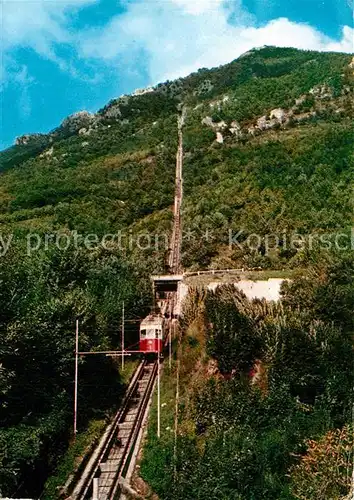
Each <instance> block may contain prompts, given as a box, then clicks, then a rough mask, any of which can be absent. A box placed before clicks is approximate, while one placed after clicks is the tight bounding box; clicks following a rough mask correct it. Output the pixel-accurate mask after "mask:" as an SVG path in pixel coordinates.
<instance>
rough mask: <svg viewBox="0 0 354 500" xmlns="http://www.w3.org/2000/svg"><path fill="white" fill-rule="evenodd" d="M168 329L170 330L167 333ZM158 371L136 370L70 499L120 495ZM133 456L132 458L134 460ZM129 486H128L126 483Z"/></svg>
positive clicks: (175, 239) (150, 366)
mask: <svg viewBox="0 0 354 500" xmlns="http://www.w3.org/2000/svg"><path fill="white" fill-rule="evenodd" d="M184 115H185V110H184V108H183V109H182V110H181V112H180V114H179V116H178V148H177V154H176V179H175V199H174V210H173V228H172V235H171V242H170V254H169V259H168V265H169V268H170V272H171V273H172V274H178V273H179V272H180V253H181V204H182V162H183V135H182V128H183V123H184ZM176 299H177V297H176V293H175V292H173V293H169V294H168V297H167V301H166V304H165V311H164V312H165V315H166V316H168V317H169V318H170V321H169V324H168V328H167V329H166V337H165V341H164V346H166V345H167V343H168V335H171V326H172V324H171V319H172V318H173V316H174V309H175V305H176ZM167 332H168V333H167ZM157 372H158V361H157V360H155V361H148V360H146V359H145V360H143V361H142V362H141V363H140V365H139V366H138V368H137V369H136V371H135V374H134V376H133V378H132V381H131V382H130V384H129V387H128V390H127V392H126V394H125V397H124V399H123V401H122V404H121V407H120V409H119V411H118V412H117V414H116V416H115V417H114V419H113V421H112V422H111V424H110V425H109V426H108V427H107V429H106V431H105V433H104V435H103V436H102V438H101V440H100V442H99V444H98V446H97V448H96V449H95V450H94V452H93V454H92V455H91V457H90V458H89V460H88V462H87V465H86V467H85V469H84V470H83V472H82V473H81V475H80V477H79V479H78V480H77V481H76V484H75V486H74V487H73V488H72V489H71V494H70V496H69V497H67V500H87V499H92V500H114V499H118V498H120V497H121V489H122V483H123V482H124V478H125V477H126V474H127V471H128V469H129V468H130V465H131V461H132V462H134V458H133V455H134V453H135V452H136V449H137V448H138V445H139V433H140V430H141V426H142V423H143V421H144V419H145V415H146V413H147V412H148V405H149V402H150V400H151V396H152V392H153V389H154V386H155V381H156V379H157ZM132 458H133V460H132ZM126 487H127V485H126Z"/></svg>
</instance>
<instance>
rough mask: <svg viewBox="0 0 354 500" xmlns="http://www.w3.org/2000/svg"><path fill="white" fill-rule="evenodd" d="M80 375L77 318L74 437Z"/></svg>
mask: <svg viewBox="0 0 354 500" xmlns="http://www.w3.org/2000/svg"><path fill="white" fill-rule="evenodd" d="M78 377H79V320H78V319H77V320H76V331H75V393H74V438H76V434H77V385H78Z"/></svg>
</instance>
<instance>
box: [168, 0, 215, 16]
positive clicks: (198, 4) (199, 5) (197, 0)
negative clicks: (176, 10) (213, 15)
mask: <svg viewBox="0 0 354 500" xmlns="http://www.w3.org/2000/svg"><path fill="white" fill-rule="evenodd" d="M171 1H172V3H174V4H176V5H177V6H179V7H182V9H183V10H184V11H185V12H186V13H187V14H193V15H199V14H202V13H204V12H207V11H213V10H214V11H215V10H218V9H219V8H220V7H221V5H222V3H223V0H171Z"/></svg>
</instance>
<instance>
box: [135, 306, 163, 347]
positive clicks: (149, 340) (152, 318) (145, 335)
mask: <svg viewBox="0 0 354 500" xmlns="http://www.w3.org/2000/svg"><path fill="white" fill-rule="evenodd" d="M164 326H165V318H164V316H162V314H149V316H146V318H144V319H143V320H142V322H141V323H140V351H142V352H147V353H148V352H161V351H162V342H163V337H164Z"/></svg>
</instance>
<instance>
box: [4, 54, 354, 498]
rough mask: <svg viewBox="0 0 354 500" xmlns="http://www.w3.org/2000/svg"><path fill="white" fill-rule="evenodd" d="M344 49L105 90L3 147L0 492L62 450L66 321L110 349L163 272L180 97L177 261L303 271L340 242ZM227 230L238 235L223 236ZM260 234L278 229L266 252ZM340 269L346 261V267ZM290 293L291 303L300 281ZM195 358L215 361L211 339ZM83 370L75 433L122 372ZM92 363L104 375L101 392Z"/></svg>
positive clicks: (344, 210)
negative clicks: (131, 89) (90, 108)
mask: <svg viewBox="0 0 354 500" xmlns="http://www.w3.org/2000/svg"><path fill="white" fill-rule="evenodd" d="M351 61H352V57H351V56H349V55H345V54H335V53H317V52H311V51H298V50H295V49H278V48H274V47H265V48H262V49H260V50H252V51H250V52H249V53H247V54H244V55H243V56H241V57H240V58H239V59H237V60H235V61H233V62H231V63H230V64H228V65H226V66H223V67H220V68H215V69H211V70H208V69H201V70H199V71H198V72H197V73H194V74H192V75H190V76H189V77H187V78H183V79H179V80H176V81H174V82H166V83H163V84H160V85H158V86H157V87H155V88H154V89H149V90H148V91H146V92H145V93H138V94H137V95H132V96H122V97H121V98H119V99H114V100H112V101H111V102H110V103H108V104H107V106H105V107H104V108H103V109H101V110H100V111H99V112H98V113H96V114H94V115H93V114H90V113H87V112H81V113H78V114H76V115H73V116H71V117H68V118H67V119H66V120H65V121H64V122H63V123H62V124H61V125H60V126H59V127H58V128H57V129H55V130H53V131H52V132H50V133H48V134H37V135H36V134H34V135H28V136H23V137H22V138H19V139H18V140H17V144H16V145H14V146H13V147H11V148H9V149H8V150H6V151H3V152H2V153H0V163H1V164H0V172H1V173H0V224H1V230H0V236H1V238H0V254H1V257H0V280H1V295H0V305H1V308H0V336H1V342H0V395H1V399H0V422H1V430H0V449H1V452H0V494H1V495H12V494H15V493H16V492H17V493H16V494H20V495H23V496H25V495H37V494H39V492H40V490H41V487H42V486H43V481H44V479H45V477H46V475H47V474H48V473H50V472H51V471H52V470H53V469H54V468H55V464H56V461H57V457H58V455H59V454H60V453H61V452H62V451H63V450H64V449H65V448H66V447H67V444H68V441H69V439H70V432H71V431H70V429H71V425H72V420H71V419H72V404H73V402H72V397H73V385H72V384H73V382H72V381H73V368H74V364H73V351H74V328H75V319H76V318H79V319H80V329H81V336H80V341H81V347H82V348H85V349H86V348H87V349H98V348H112V347H117V345H118V342H119V340H118V337H117V335H118V333H119V327H118V325H119V324H120V321H121V308H122V303H123V301H124V302H125V306H126V315H127V317H131V318H137V317H141V316H143V315H144V314H145V313H146V312H147V311H148V308H149V305H150V302H151V297H150V293H151V287H150V283H149V278H148V277H149V274H150V273H156V272H163V271H166V267H165V260H166V259H165V257H166V254H167V252H168V238H169V233H170V229H171V222H172V212H171V206H172V204H173V193H174V176H175V155H176V146H177V114H178V112H179V110H180V109H181V106H182V105H183V106H184V107H185V109H186V121H185V125H184V128H183V139H184V172H183V177H184V185H183V188H184V199H183V207H182V211H183V214H182V216H183V229H184V234H183V242H182V243H183V245H182V252H183V266H184V268H185V269H203V268H207V267H212V268H225V267H250V268H253V267H262V268H263V269H286V268H297V267H299V266H300V267H302V268H305V269H306V268H308V267H309V266H311V265H313V264H314V263H315V262H316V261H317V259H318V258H319V257H318V255H320V254H319V248H318V247H319V246H321V243H322V247H324V248H322V250H326V251H330V250H331V248H332V247H333V244H332V243H333V242H334V241H335V238H336V235H338V234H342V236H341V239H340V242H341V245H342V246H344V247H345V248H346V249H349V247H348V245H349V244H350V239H349V235H350V228H351V226H352V223H353V196H352V187H353V180H354V168H353V161H352V160H353V154H352V153H353V150H352V133H353V130H352V99H353V66H354V65H353V63H352V62H351ZM238 233H240V236H239V238H238V242H239V243H241V244H240V245H239V244H236V243H233V242H231V243H232V244H230V235H231V236H232V235H234V234H238ZM270 234H271V235H272V238H273V240H272V241H276V242H277V244H276V245H273V244H272V248H271V250H270V249H269V240H268V239H267V238H268V236H269V235H270ZM294 234H295V235H301V236H303V237H304V238H308V236H309V235H315V238H314V243H313V245H308V244H305V245H298V246H293V245H292V246H290V245H289V244H287V243H286V238H288V237H289V236H291V235H294ZM251 235H257V245H256V247H255V246H254V245H250V244H249V237H250V236H251ZM321 236H326V241H327V243H323V242H321V241H320V242H318V238H320V237H321ZM337 246H338V245H337ZM349 246H350V245H349ZM337 250H338V248H337ZM349 260H350V259H349ZM346 266H347V267H346V269H347V270H348V272H349V273H351V272H352V269H353V267H351V266H352V263H351V264H346ZM349 270H350V271H349ZM350 276H352V275H350ZM340 279H342V278H340V277H339V278H338V280H339V281H340ZM343 279H344V278H343ZM319 280H320V278H319ZM333 286H337V284H335V285H333ZM328 290H329V291H328V292H327V293H328V294H330V290H331V289H330V288H329V289H328ZM208 300H211V301H213V300H215V299H214V298H209V299H208ZM294 300H295V299H294ZM299 300H300V299H299ZM302 300H303V301H304V302H303V303H302V302H299V303H298V304H297V306H298V307H300V308H302V306H303V305H304V304H305V302H306V300H307V299H306V295H304V296H302ZM348 300H349V299H348ZM329 302H330V300H328V303H329ZM326 304H327V303H326ZM326 304H324V306H323V307H324V308H326V307H327V305H326ZM306 307H307V308H309V309H311V308H312V307H314V304H309V303H308V302H306ZM347 307H348V310H351V309H350V307H352V304H349V305H348V306H347ZM321 314H322V313H321ZM317 319H318V320H322V319H323V318H322V316H321V315H320V313H319V315H314V317H313V318H311V321H316V320H317ZM210 321H211V320H210ZM213 321H214V320H213ZM289 321H290V323H289V324H290V325H292V323H291V321H293V320H292V319H291V320H289ZM294 321H295V320H294ZM304 321H305V323H306V322H307V323H306V325H309V324H310V319H308V318H305V319H304ZM328 321H329V319H328ZM311 324H312V323H311ZM287 328H288V327H287ZM289 328H292V326H289ZM298 328H299V329H300V330H301V328H302V326H301V325H300V326H299V325H298ZM306 328H307V327H306ZM311 328H312V327H311ZM338 328H342V326H341V325H339V326H338ZM345 328H346V332H348V331H349V330H350V328H351V327H350V328H349V326H348V325H346V327H345ZM350 331H352V330H350ZM333 335H334V337H333V338H334V340H333V342H335V339H336V338H337V337H336V336H335V335H337V334H335V333H334V334H333ZM346 335H349V334H348V333H346ZM133 336H134V332H132V338H133ZM128 340H129V339H128ZM212 340H213V339H210V342H211V341H212ZM214 340H215V339H214ZM214 340H213V342H214ZM307 340H308V339H307ZM230 349H231V351H232V352H233V351H234V347H230ZM259 349H261V347H259ZM262 349H263V350H261V351H260V352H261V353H263V354H262V355H263V356H268V351H267V349H268V347H267V348H266V347H264V346H263V347H262ZM257 352H258V351H257ZM209 355H210V356H213V357H215V358H216V359H218V343H217V342H216V341H215V342H214V344H212V347H210V351H209ZM253 355H254V354H252V356H253ZM319 355H320V354H319ZM232 359H233V358H232ZM262 359H263V358H262ZM218 361H219V362H220V359H218ZM245 362H246V361H245ZM235 363H236V364H237V360H235ZM80 370H81V372H82V381H83V384H82V386H81V389H80V391H81V392H80V394H79V405H80V408H81V412H80V422H79V424H80V430H84V429H85V428H86V427H87V425H88V423H89V422H90V420H92V419H94V418H97V419H102V418H105V416H106V415H107V412H108V410H109V409H111V408H112V403H113V402H115V403H116V402H117V397H116V396H117V391H118V393H119V392H121V390H122V385H123V384H122V383H121V380H120V375H119V374H118V373H117V369H116V365H115V364H114V363H111V362H110V361H109V360H108V359H107V358H105V359H104V360H103V361H102V360H101V359H100V360H96V361H94V360H88V359H85V360H84V361H82V362H81V364H80ZM289 370H290V368H289ZM335 370H337V367H336V368H335ZM222 371H223V369H221V372H222ZM226 371H228V368H227V369H226V368H225V372H226ZM112 374H114V375H112ZM291 376H292V377H293V375H291ZM313 376H314V375H313V374H312V373H310V374H309V377H310V378H311V377H313ZM316 376H317V374H316ZM97 377H100V381H101V382H102V383H103V385H104V386H105V387H106V388H107V390H106V391H105V397H104V401H103V399H102V391H101V390H100V388H99V387H98V386H97ZM321 377H322V378H321V383H322V384H324V386H325V385H326V384H327V383H328V384H330V383H332V382H331V380H332V378H331V377H332V375H330V374H328V373H327V372H326V373H325V374H321ZM291 380H293V379H291ZM316 380H317V379H316ZM117 381H118V382H119V384H117ZM117 387H118V389H117ZM227 390H229V389H227ZM230 390H231V389H230ZM232 390H233V389H232ZM96 391H97V392H96ZM296 394H297V393H296ZM257 397H258V396H257ZM277 397H278V396H277ZM257 404H258V403H257ZM259 404H260V405H261V402H259ZM289 404H290V403H289ZM290 406H291V405H290ZM289 408H290V407H289ZM230 411H231V410H230ZM289 411H290V409H289ZM291 411H293V410H291ZM294 411H295V410H294ZM316 411H317V409H316ZM294 418H295V417H294ZM296 418H297V417H296ZM331 418H332V417H331ZM333 418H337V417H333ZM339 420H340V419H339ZM339 420H338V421H339ZM345 421H346V420H345V419H343V418H342V419H341V420H340V423H341V424H343V423H344V422H345ZM203 425H209V423H208V422H207V423H203ZM306 425H307V424H306ZM329 428H331V427H330V426H328V429H329ZM255 432H256V430H255ZM257 432H258V430H257ZM305 434H306V433H304V435H305ZM219 438H220V436H218V437H217V439H219ZM254 439H255V443H256V437H255V438H254ZM255 446H256V445H255ZM257 446H258V445H257ZM284 446H285V445H284ZM291 450H293V449H292V448H291ZM196 460H197V459H196ZM281 460H283V459H281ZM287 465H288V463H286V464H285V465H284V464H282V465H281V466H282V467H283V469H284V468H285V466H287ZM201 474H202V472H201ZM272 480H273V479H272ZM274 480H275V479H274ZM180 487H181V488H182V489H181V491H182V492H183V491H184V490H183V488H184V487H185V486H184V485H181V486H180ZM270 491H273V490H272V489H270ZM274 491H275V490H274ZM276 491H278V490H276ZM240 494H241V493H240ZM255 495H256V493H255ZM270 495H271V494H270ZM180 498H181V497H180ZM182 498H184V497H183V495H182ZM185 498H187V497H185ZM190 498H197V497H195V496H194V497H193V496H191V497H190ZM200 498H206V497H203V496H201V497H200ZM209 498H210V497H209ZM218 498H222V497H218ZM225 498H228V497H225ZM235 498H244V497H242V496H240V497H235ZM249 498H251V497H249ZM252 498H258V497H257V496H254V497H252ZM269 498H271V496H269ZM273 498H275V497H273Z"/></svg>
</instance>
